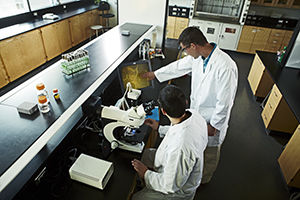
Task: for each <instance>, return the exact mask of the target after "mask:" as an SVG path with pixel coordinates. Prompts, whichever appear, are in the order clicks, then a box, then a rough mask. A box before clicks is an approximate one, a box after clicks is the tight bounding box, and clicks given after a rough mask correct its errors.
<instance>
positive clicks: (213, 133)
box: [207, 124, 217, 136]
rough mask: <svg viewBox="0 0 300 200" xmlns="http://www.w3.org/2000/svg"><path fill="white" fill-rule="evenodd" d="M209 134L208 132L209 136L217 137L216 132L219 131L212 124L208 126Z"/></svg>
mask: <svg viewBox="0 0 300 200" xmlns="http://www.w3.org/2000/svg"><path fill="white" fill-rule="evenodd" d="M207 132H208V136H215V135H216V132H217V129H215V128H214V127H212V126H211V125H210V124H208V125H207Z"/></svg>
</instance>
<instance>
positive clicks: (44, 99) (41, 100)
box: [38, 96, 47, 103]
mask: <svg viewBox="0 0 300 200" xmlns="http://www.w3.org/2000/svg"><path fill="white" fill-rule="evenodd" d="M38 101H39V103H46V102H47V97H46V96H39V98H38Z"/></svg>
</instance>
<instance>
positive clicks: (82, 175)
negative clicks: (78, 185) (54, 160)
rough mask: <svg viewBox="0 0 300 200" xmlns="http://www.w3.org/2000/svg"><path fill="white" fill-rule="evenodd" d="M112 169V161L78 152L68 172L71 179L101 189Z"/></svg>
mask: <svg viewBox="0 0 300 200" xmlns="http://www.w3.org/2000/svg"><path fill="white" fill-rule="evenodd" d="M113 171H114V166H113V163H112V162H108V161H105V160H101V159H99V158H95V157H92V156H88V155H85V154H80V156H79V157H78V158H77V160H76V161H75V163H74V164H73V165H72V166H71V168H70V170H69V174H70V176H71V179H73V180H76V181H79V182H82V183H85V184H87V185H90V186H94V187H96V188H99V189H101V190H103V189H104V187H105V186H106V184H107V182H108V180H109V178H110V177H111V175H112V174H113Z"/></svg>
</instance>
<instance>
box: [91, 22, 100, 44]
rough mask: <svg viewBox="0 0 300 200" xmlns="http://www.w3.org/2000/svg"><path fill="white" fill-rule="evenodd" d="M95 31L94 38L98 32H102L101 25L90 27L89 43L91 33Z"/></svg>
mask: <svg viewBox="0 0 300 200" xmlns="http://www.w3.org/2000/svg"><path fill="white" fill-rule="evenodd" d="M94 30H95V31H96V37H98V30H101V31H102V30H103V26H101V25H93V26H91V30H90V41H91V38H92V32H93V31H94Z"/></svg>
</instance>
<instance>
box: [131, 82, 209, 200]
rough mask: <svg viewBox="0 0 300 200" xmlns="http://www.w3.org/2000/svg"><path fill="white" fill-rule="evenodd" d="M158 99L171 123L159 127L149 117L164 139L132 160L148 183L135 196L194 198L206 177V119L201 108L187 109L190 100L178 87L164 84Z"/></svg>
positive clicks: (138, 199) (140, 198)
mask: <svg viewBox="0 0 300 200" xmlns="http://www.w3.org/2000/svg"><path fill="white" fill-rule="evenodd" d="M158 102H159V104H160V107H161V111H162V113H163V114H164V115H166V116H167V117H168V119H169V120H170V121H171V125H170V126H159V124H158V122H156V121H155V120H153V119H146V120H145V124H147V125H149V126H150V127H151V128H152V129H154V130H158V132H159V134H160V136H161V137H164V139H163V140H162V142H161V144H160V145H159V147H158V149H157V150H156V149H146V150H145V152H144V154H143V156H142V159H141V161H139V160H137V159H134V160H133V161H132V165H133V167H134V169H135V170H136V171H137V172H138V174H139V176H140V177H141V178H142V180H143V181H144V183H145V187H144V188H143V189H142V190H141V191H139V192H137V193H136V194H134V196H133V198H132V199H133V200H144V199H147V200H151V199H193V198H194V196H195V193H196V189H197V188H198V186H199V185H200V182H201V178H202V169H203V151H204V150H205V148H206V145H207V140H208V139H207V138H208V136H207V124H206V121H205V120H204V118H203V117H202V116H200V115H199V114H198V112H197V111H195V110H192V109H187V110H186V102H187V101H186V99H185V96H184V93H183V92H182V91H181V89H180V88H179V87H177V86H174V85H167V86H166V87H164V88H163V89H162V90H161V91H160V94H159V98H158Z"/></svg>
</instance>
